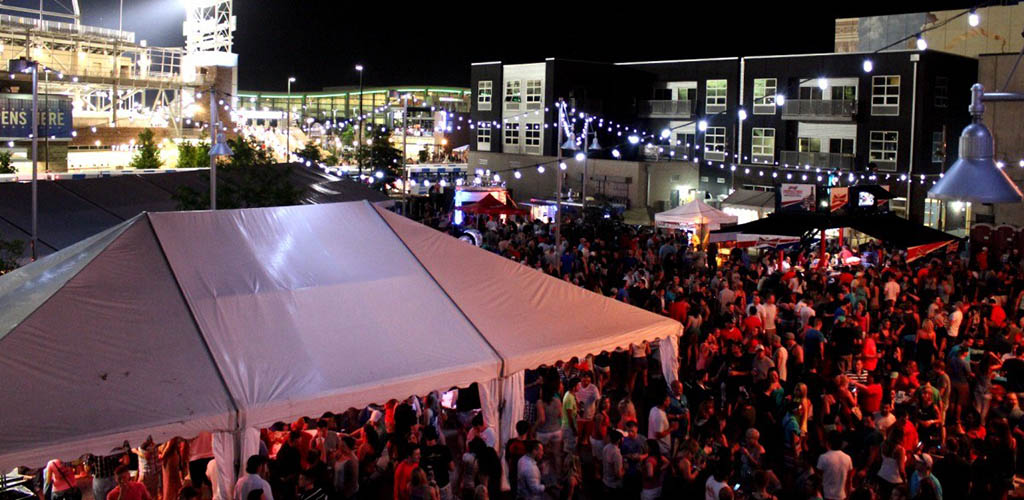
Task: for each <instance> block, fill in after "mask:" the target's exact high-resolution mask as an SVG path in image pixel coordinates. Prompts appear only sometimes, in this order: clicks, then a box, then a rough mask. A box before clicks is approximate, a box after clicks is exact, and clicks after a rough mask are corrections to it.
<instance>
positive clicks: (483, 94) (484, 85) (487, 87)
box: [476, 80, 494, 111]
mask: <svg viewBox="0 0 1024 500" xmlns="http://www.w3.org/2000/svg"><path fill="white" fill-rule="evenodd" d="M493 93H494V83H493V82H491V81H490V80H480V82H479V83H477V91H476V107H477V109H479V110H481V111H490V110H491V96H492V95H493Z"/></svg>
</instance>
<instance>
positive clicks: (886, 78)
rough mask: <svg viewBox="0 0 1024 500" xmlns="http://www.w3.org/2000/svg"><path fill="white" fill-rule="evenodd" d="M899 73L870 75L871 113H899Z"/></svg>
mask: <svg viewBox="0 0 1024 500" xmlns="http://www.w3.org/2000/svg"><path fill="white" fill-rule="evenodd" d="M899 109H900V77H899V75H881V76H873V77H871V114H873V115H898V114H899V113H900V111H899Z"/></svg>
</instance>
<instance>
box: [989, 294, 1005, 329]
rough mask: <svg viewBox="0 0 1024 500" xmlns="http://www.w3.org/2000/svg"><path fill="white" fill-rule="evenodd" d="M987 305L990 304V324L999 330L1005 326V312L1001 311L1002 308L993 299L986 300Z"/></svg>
mask: <svg viewBox="0 0 1024 500" xmlns="http://www.w3.org/2000/svg"><path fill="white" fill-rule="evenodd" d="M988 303H989V304H992V314H991V315H990V316H989V318H988V319H989V321H990V322H991V323H990V324H991V325H992V326H997V327H999V328H1002V327H1004V326H1006V311H1004V310H1003V306H1001V305H999V301H998V300H996V299H995V298H991V299H988Z"/></svg>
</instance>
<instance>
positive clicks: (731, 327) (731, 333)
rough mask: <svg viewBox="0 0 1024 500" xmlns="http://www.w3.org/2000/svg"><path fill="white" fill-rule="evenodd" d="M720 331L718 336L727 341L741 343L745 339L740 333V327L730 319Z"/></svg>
mask: <svg viewBox="0 0 1024 500" xmlns="http://www.w3.org/2000/svg"><path fill="white" fill-rule="evenodd" d="M719 332H720V333H719V335H718V338H720V339H722V340H724V341H726V342H736V343H739V342H741V341H742V340H743V334H742V333H740V330H739V328H736V323H735V322H733V321H729V324H728V325H726V326H725V327H724V328H720V329H719Z"/></svg>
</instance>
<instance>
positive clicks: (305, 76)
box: [9, 0, 974, 91]
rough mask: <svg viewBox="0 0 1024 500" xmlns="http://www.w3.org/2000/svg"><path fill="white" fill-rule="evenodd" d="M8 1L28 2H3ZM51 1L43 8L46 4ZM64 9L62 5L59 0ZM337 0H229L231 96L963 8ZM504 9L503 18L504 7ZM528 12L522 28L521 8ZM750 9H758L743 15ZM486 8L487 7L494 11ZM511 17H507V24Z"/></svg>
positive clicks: (804, 37) (170, 18)
mask: <svg viewBox="0 0 1024 500" xmlns="http://www.w3.org/2000/svg"><path fill="white" fill-rule="evenodd" d="M9 1H10V2H11V3H15V4H17V3H19V2H22V1H29V2H30V3H32V2H31V0H13V1H11V0H9ZM47 1H48V2H49V1H52V0H47ZM65 1H66V0H65ZM80 3H81V5H82V9H83V18H84V19H83V22H84V23H86V24H92V25H99V26H107V27H113V28H116V27H117V20H118V18H117V8H118V0H80ZM124 4H125V14H124V25H125V29H127V30H134V31H135V32H136V39H147V40H148V41H149V42H150V44H151V45H165V46H180V45H183V44H184V40H183V38H182V35H181V22H182V20H183V19H184V12H183V9H182V7H181V5H182V0H124ZM667 4H668V3H667V2H650V3H649V4H642V3H641V4H634V3H632V2H621V3H619V4H604V5H619V7H615V8H597V7H596V6H597V5H599V4H598V3H596V2H578V3H572V4H570V3H562V2H551V3H545V2H512V3H506V2H480V1H477V2H454V1H449V2H410V3H405V2H402V3H397V2H372V1H370V2H367V1H359V2H339V1H338V0H330V1H328V0H300V1H294V0H235V4H234V8H235V14H236V15H237V17H238V30H237V32H236V33H235V51H236V52H237V53H238V54H239V65H240V69H239V78H238V84H239V88H241V89H243V90H282V91H283V90H284V88H285V82H286V80H287V78H288V77H289V76H295V77H296V79H297V81H296V83H295V84H293V86H292V88H293V89H296V90H319V89H321V88H322V87H324V86H332V85H354V84H356V83H357V82H358V75H357V74H356V72H355V71H354V69H353V67H354V66H355V64H356V63H361V64H363V65H364V66H365V67H366V71H365V80H364V82H365V83H366V84H367V85H375V84H381V85H384V84H432V85H460V86H468V85H469V63H471V62H479V61H496V60H500V61H503V62H505V63H517V62H538V61H542V60H543V59H544V58H545V57H559V58H569V59H583V60H591V61H641V60H655V59H686V58H702V57H721V56H748V55H763V54H792V53H805V52H831V51H832V49H833V35H834V23H833V20H834V19H835V18H837V17H858V16H870V15H883V14H896V13H906V12H921V11H925V10H945V9H961V8H964V9H965V8H969V7H971V6H972V5H974V4H972V3H971V2H964V1H959V2H957V1H945V0H938V1H930V2H922V1H900V2H895V1H891V0H890V1H887V2H882V1H874V0H868V1H860V2H831V1H816V2H758V3H754V2H723V1H709V2H700V4H701V5H703V6H697V5H698V2H675V3H674V4H675V5H677V6H673V7H666V6H665V5H667ZM513 5H514V6H515V10H511V9H510V6H513ZM530 6H538V7H539V8H540V11H538V12H537V14H538V15H537V16H536V17H535V18H534V20H532V21H531V22H524V21H523V20H525V19H527V9H528V8H529V7H530ZM755 6H759V7H755ZM502 8H504V9H503V10H502V11H501V12H498V11H497V10H496V9H502ZM513 20H514V21H513Z"/></svg>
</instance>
